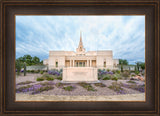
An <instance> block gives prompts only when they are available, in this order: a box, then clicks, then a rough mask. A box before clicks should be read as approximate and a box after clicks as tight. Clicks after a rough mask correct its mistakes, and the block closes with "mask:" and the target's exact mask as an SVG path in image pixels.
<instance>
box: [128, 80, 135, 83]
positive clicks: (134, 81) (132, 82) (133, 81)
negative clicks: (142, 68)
mask: <svg viewBox="0 0 160 116" xmlns="http://www.w3.org/2000/svg"><path fill="white" fill-rule="evenodd" d="M127 83H136V82H135V81H131V80H130V81H127Z"/></svg>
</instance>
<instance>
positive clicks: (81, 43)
mask: <svg viewBox="0 0 160 116" xmlns="http://www.w3.org/2000/svg"><path fill="white" fill-rule="evenodd" d="M81 45H82V47H83V42H82V32H81V31H80V41H79V46H81Z"/></svg>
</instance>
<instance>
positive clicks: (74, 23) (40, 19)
mask: <svg viewBox="0 0 160 116" xmlns="http://www.w3.org/2000/svg"><path fill="white" fill-rule="evenodd" d="M80 31H81V32H82V40H83V45H84V47H85V48H86V51H96V50H113V57H114V58H115V59H127V60H128V61H129V64H134V63H135V62H136V61H142V62H144V61H145V16H144V15H141V16H140V15H139V16H137V15H136V16H133V15H132V16H131V15H130V16H118V15H117V16H115V15H114V16H109V15H104V16H51V15H50V16H20V15H19V16H16V58H18V57H21V56H23V55H25V54H30V55H31V56H38V57H39V58H40V59H41V60H43V59H47V58H48V56H49V51H51V50H64V51H76V48H77V47H78V43H79V38H80Z"/></svg>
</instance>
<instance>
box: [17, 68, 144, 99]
mask: <svg viewBox="0 0 160 116" xmlns="http://www.w3.org/2000/svg"><path fill="white" fill-rule="evenodd" d="M62 72H63V70H49V71H42V70H41V71H40V70H36V71H34V70H31V71H27V72H26V75H25V76H24V70H21V73H20V74H19V75H16V101H145V78H144V74H143V73H142V72H139V73H135V72H134V71H127V70H125V71H122V72H121V71H119V70H112V71H111V70H101V69H99V70H98V80H99V82H98V83H87V82H78V83H62V81H61V80H62Z"/></svg>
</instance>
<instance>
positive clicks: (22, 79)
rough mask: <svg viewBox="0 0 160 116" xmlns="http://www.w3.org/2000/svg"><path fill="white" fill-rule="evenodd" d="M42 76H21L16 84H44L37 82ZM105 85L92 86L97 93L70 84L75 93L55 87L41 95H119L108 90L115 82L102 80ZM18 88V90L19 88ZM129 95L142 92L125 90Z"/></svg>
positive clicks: (123, 81)
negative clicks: (28, 82)
mask: <svg viewBox="0 0 160 116" xmlns="http://www.w3.org/2000/svg"><path fill="white" fill-rule="evenodd" d="M39 76H41V74H27V75H26V76H23V75H20V76H18V77H17V78H16V84H17V83H20V82H25V81H33V82H34V83H31V84H30V85H32V84H37V83H43V82H46V81H41V82H37V81H36V78H37V77H39ZM126 81H128V80H118V82H122V83H126ZM53 82H54V83H59V82H60V80H57V79H55V80H54V81H53ZM101 82H102V83H103V84H105V85H106V87H97V86H95V85H94V84H91V85H92V86H93V87H94V88H95V89H96V90H97V91H87V90H86V89H85V88H83V87H81V86H80V85H78V84H76V83H72V84H68V85H72V86H75V87H76V88H75V89H74V90H73V91H65V90H64V89H62V88H57V87H56V86H55V85H54V89H52V90H49V91H43V92H41V93H40V95H59V96H60V95H61V96H110V95H118V94H117V93H116V92H115V91H113V90H111V89H109V88H108V86H110V85H111V84H112V82H115V81H113V80H102V81H101ZM135 82H136V83H138V84H143V83H144V82H142V81H135ZM21 86H24V85H17V87H21ZM17 87H16V88H17ZM124 90H125V91H126V93H127V94H140V93H141V92H139V91H136V90H133V89H128V88H124Z"/></svg>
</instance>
